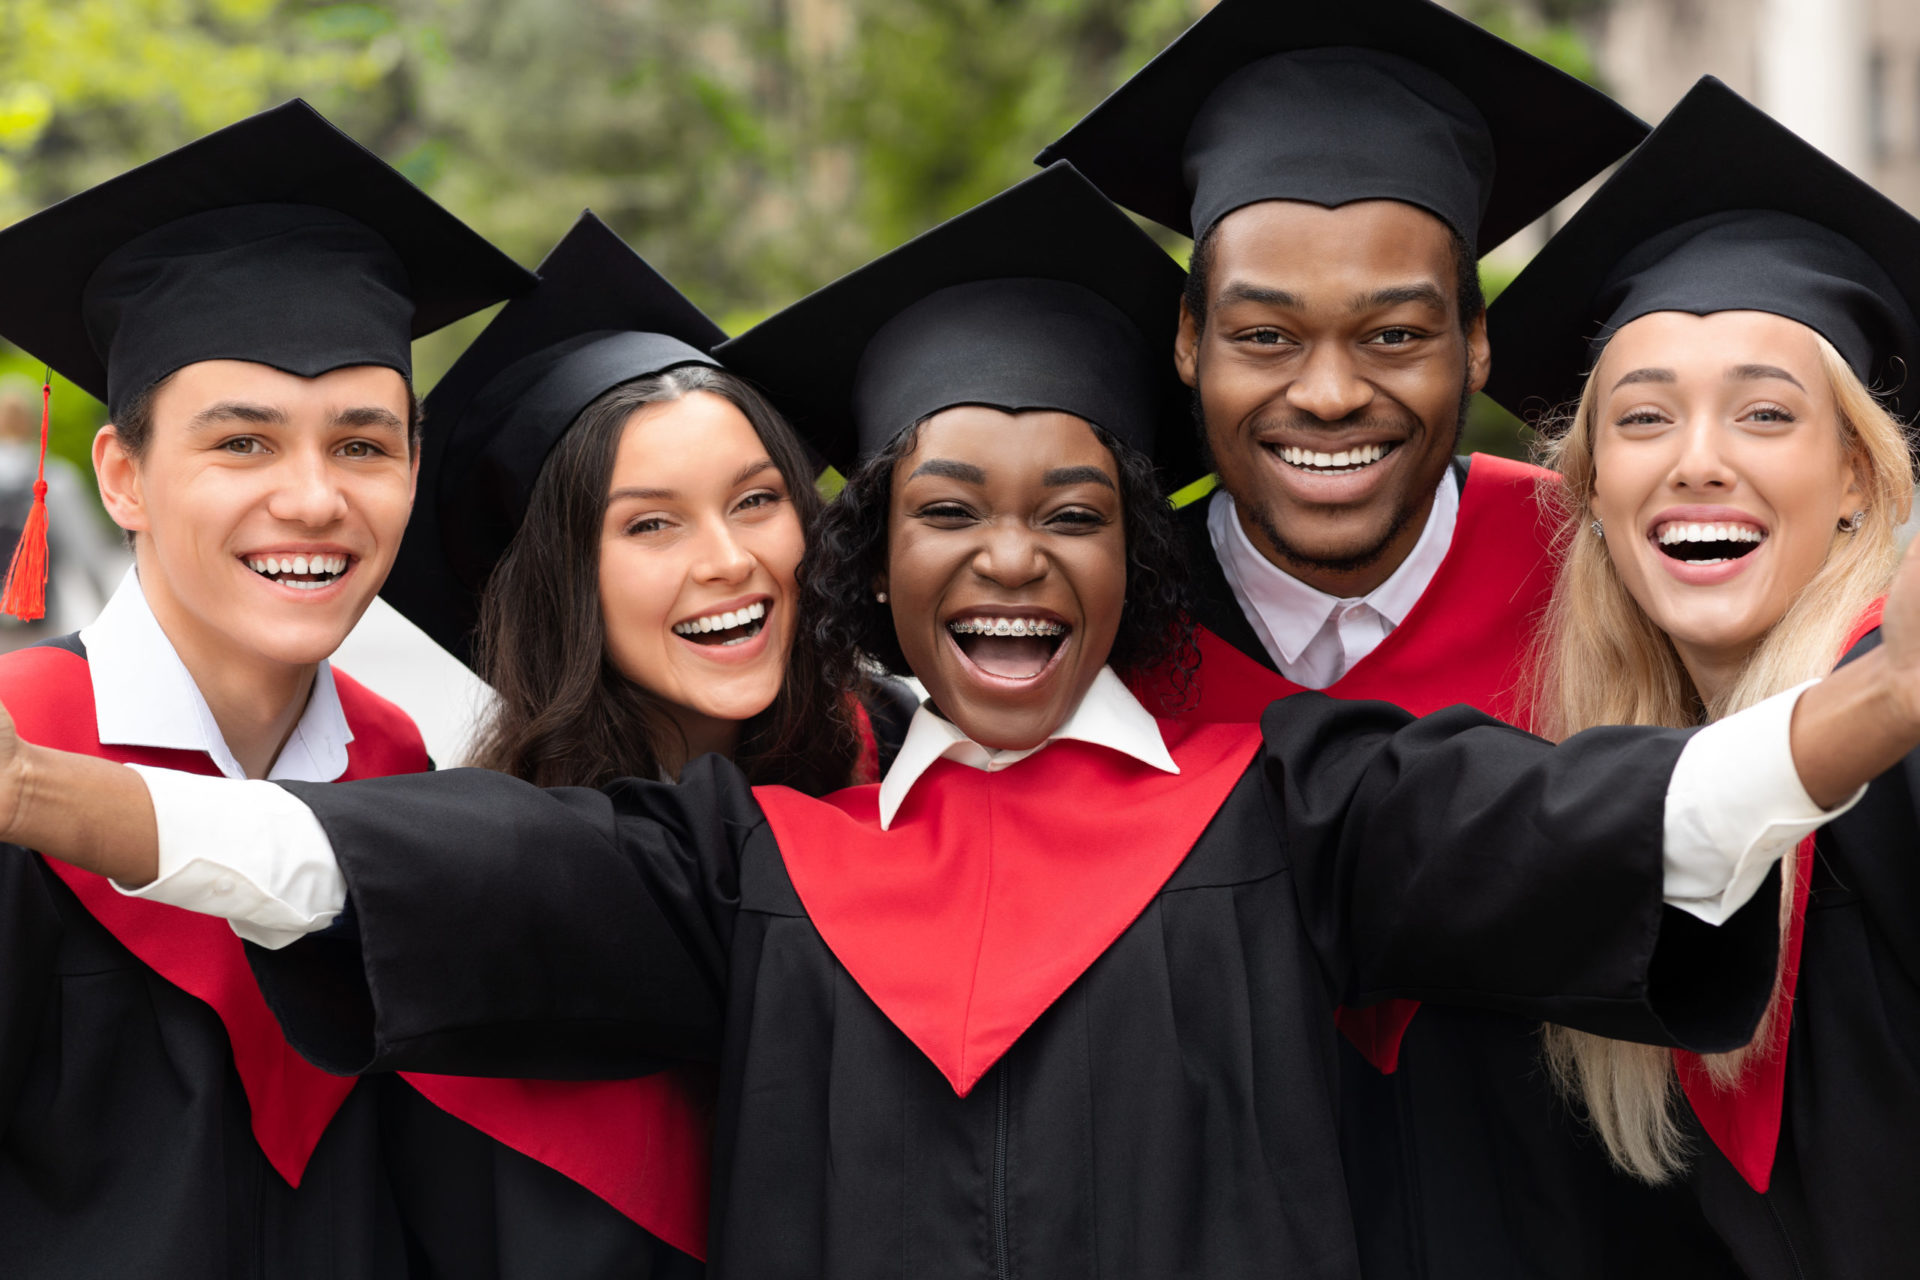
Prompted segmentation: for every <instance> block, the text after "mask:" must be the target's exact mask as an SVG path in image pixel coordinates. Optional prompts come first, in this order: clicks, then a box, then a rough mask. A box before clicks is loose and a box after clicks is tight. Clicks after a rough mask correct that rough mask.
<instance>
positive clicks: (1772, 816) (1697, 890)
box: [1665, 680, 1867, 925]
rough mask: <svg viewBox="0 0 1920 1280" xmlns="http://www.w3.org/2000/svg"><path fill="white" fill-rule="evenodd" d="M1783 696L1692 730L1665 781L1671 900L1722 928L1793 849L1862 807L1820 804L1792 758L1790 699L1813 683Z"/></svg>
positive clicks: (1863, 790)
mask: <svg viewBox="0 0 1920 1280" xmlns="http://www.w3.org/2000/svg"><path fill="white" fill-rule="evenodd" d="M1816 683H1818V682H1817V681H1813V680H1809V681H1807V682H1806V684H1802V685H1798V686H1796V687H1794V688H1792V689H1788V690H1787V691H1786V692H1785V693H1777V694H1775V695H1774V696H1773V697H1771V698H1768V699H1766V700H1765V701H1764V702H1758V703H1755V704H1754V705H1753V706H1751V707H1748V708H1747V709H1746V710H1745V711H1740V712H1736V713H1735V714H1733V715H1730V716H1728V717H1726V718H1725V719H1724V720H1718V721H1716V722H1714V723H1713V724H1710V725H1708V726H1707V727H1706V728H1704V729H1702V730H1701V731H1700V732H1699V733H1697V734H1695V735H1694V736H1693V739H1692V741H1690V742H1688V743H1687V745H1686V746H1685V748H1683V749H1682V750H1681V752H1680V758H1679V760H1677V761H1676V762H1675V763H1674V766H1673V776H1672V777H1671V778H1670V779H1668V781H1667V808H1666V862H1665V869H1666V882H1665V884H1666V887H1665V896H1666V900H1667V901H1668V902H1669V903H1671V904H1672V905H1673V906H1676V907H1678V908H1680V909H1681V910H1682V911H1685V912H1687V913H1688V914H1689V915H1694V916H1698V917H1699V918H1700V919H1702V920H1705V921H1706V922H1707V923H1708V924H1714V925H1718V924H1725V923H1726V922H1727V920H1728V919H1729V918H1731V917H1732V915H1733V913H1734V912H1736V911H1738V910H1739V909H1740V908H1741V907H1743V906H1745V905H1746V903H1747V900H1748V899H1749V898H1751V897H1753V894H1754V891H1755V890H1756V889H1758V888H1759V887H1760V882H1761V881H1762V880H1765V879H1766V878H1767V872H1768V871H1770V870H1771V869H1772V868H1773V864H1774V863H1775V862H1778V861H1779V860H1780V858H1781V856H1782V855H1784V854H1785V853H1786V852H1787V850H1789V849H1791V848H1793V847H1794V846H1795V845H1797V844H1799V843H1800V841H1802V840H1804V839H1805V838H1806V837H1807V836H1809V835H1811V834H1812V833H1813V832H1814V831H1815V830H1817V829H1818V828H1819V827H1820V826H1821V825H1823V824H1824V823H1827V822H1830V821H1832V820H1833V819H1834V818H1837V817H1839V816H1840V815H1841V814H1843V813H1845V812H1846V811H1847V810H1849V809H1851V808H1853V806H1854V805H1855V804H1857V803H1859V800H1860V797H1861V796H1863V795H1865V794H1866V791H1867V789H1866V788H1865V787H1862V788H1860V790H1858V791H1856V792H1854V793H1853V795H1852V796H1851V797H1849V798H1848V800H1847V801H1846V803H1844V804H1841V805H1838V806H1836V807H1834V808H1832V809H1822V808H1821V807H1820V806H1818V805H1816V804H1815V803H1814V802H1813V798H1812V797H1811V796H1809V795H1808V794H1807V789H1806V788H1805V787H1804V786H1802V785H1801V783H1800V771H1799V770H1798V769H1796V768H1795V767H1794V764H1793V742H1792V734H1791V729H1792V725H1793V708H1794V704H1796V703H1797V702H1799V701H1800V695H1801V694H1802V693H1804V692H1806V690H1807V688H1808V687H1809V686H1810V685H1813V684H1816Z"/></svg>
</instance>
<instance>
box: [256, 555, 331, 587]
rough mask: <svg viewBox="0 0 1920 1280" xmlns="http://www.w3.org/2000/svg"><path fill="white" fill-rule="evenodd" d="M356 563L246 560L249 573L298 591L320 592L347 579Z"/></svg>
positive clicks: (309, 558)
mask: <svg viewBox="0 0 1920 1280" xmlns="http://www.w3.org/2000/svg"><path fill="white" fill-rule="evenodd" d="M353 560H354V558H353V557H352V556H345V555H331V554H315V555H304V556H303V555H272V556H247V557H245V563H246V565H247V567H248V568H249V569H252V570H253V571H254V572H255V573H257V574H259V575H260V576H261V577H263V578H266V579H269V580H270V581H273V582H277V583H279V584H280V585H281V586H283V587H292V588H293V589H294V590H296V591H318V590H320V589H321V588H323V587H330V586H332V585H333V584H334V583H336V582H338V581H340V579H341V578H343V577H345V576H346V574H347V570H348V569H350V568H352V567H353Z"/></svg>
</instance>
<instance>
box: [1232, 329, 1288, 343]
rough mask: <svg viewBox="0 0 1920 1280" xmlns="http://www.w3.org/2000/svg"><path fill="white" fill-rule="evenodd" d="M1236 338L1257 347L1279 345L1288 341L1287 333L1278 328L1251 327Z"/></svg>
mask: <svg viewBox="0 0 1920 1280" xmlns="http://www.w3.org/2000/svg"><path fill="white" fill-rule="evenodd" d="M1235 340H1236V341H1238V342H1245V343H1251V344H1252V345H1254V346H1256V347H1277V346H1280V345H1281V344H1282V343H1284V342H1286V340H1287V335H1286V334H1284V333H1282V332H1280V331H1279V330H1278V329H1249V330H1247V331H1246V332H1245V333H1243V334H1241V335H1239V337H1238V338H1237V339H1235Z"/></svg>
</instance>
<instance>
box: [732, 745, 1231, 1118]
mask: <svg viewBox="0 0 1920 1280" xmlns="http://www.w3.org/2000/svg"><path fill="white" fill-rule="evenodd" d="M1160 731H1161V734H1162V736H1163V737H1164V738H1165V739H1166V743H1167V748H1168V750H1169V751H1170V752H1171V753H1172V755H1173V759H1174V762H1175V763H1176V764H1178V765H1179V766H1180V772H1179V773H1178V774H1168V773H1163V772H1161V771H1160V770H1158V769H1155V768H1153V767H1152V766H1151V765H1146V764H1142V763H1141V762H1140V761H1138V760H1135V759H1133V758H1132V757H1130V756H1126V755H1122V754H1121V753H1119V752H1117V751H1112V750H1109V749H1107V748H1105V747H1098V746H1093V745H1091V744H1089V743H1084V742H1076V741H1072V740H1069V739H1062V740H1060V741H1056V742H1054V743H1053V744H1052V745H1050V746H1048V747H1047V748H1046V749H1045V750H1044V751H1041V752H1038V753H1037V754H1035V755H1033V756H1031V757H1029V758H1027V759H1026V760H1023V761H1021V762H1019V763H1018V764H1016V765H1014V766H1012V767H1011V768H1008V769H1005V770H1002V771H1000V772H998V773H987V772H985V771H984V770H980V769H973V768H969V767H968V766H966V765H962V764H956V763H954V762H953V761H951V760H940V761H936V762H935V763H934V765H933V766H932V767H931V768H929V769H928V770H927V772H926V774H925V775H923V776H922V777H921V778H920V780H919V781H918V782H917V783H916V784H915V785H914V788H913V790H912V791H911V792H909V793H908V796H907V800H906V803H905V804H903V805H902V806H901V808H900V811H899V812H898V813H897V814H895V815H894V821H893V827H892V829H891V830H887V831H882V830H881V829H880V811H879V788H878V787H876V786H865V787H850V788H848V789H846V790H844V791H838V792H835V793H834V794H833V795H830V796H826V797H824V798H822V799H818V800H816V799H812V798H810V797H807V796H804V795H801V794H800V793H799V792H796V791H791V790H789V789H787V788H785V787H756V788H755V789H754V795H755V797H756V798H757V799H758V800H759V802H760V807H761V809H762V810H763V811H764V812H765V813H766V815H767V821H768V823H769V824H770V825H771V826H772V828H773V833H774V836H775V838H776V839H777V840H778V842H779V845H780V853H781V857H782V859H783V860H784V862H785V864H786V868H787V874H788V876H789V877H791V879H792V881H793V887H794V889H795V891H796V892H797V893H798V894H799V895H800V901H801V902H802V903H803V904H804V905H805V907H806V911H807V916H808V918H809V919H811V920H812V921H813V924H814V927H815V928H817V929H818V930H819V931H820V936H821V937H822V938H823V939H824V940H825V941H826V944H827V946H828V948H829V949H831V950H832V952H833V954H834V956H835V958H836V959H838V960H839V961H840V963H841V964H842V965H844V966H846V969H847V972H848V973H849V974H851V975H852V977H853V980H854V981H855V982H857V983H858V984H859V985H860V989H861V990H862V991H864V992H866V994H867V995H868V996H869V997H870V998H871V999H872V1000H873V1002H874V1003H875V1004H876V1005H878V1006H879V1007H880V1010H881V1012H882V1013H884V1014H885V1015H886V1016H887V1018H888V1019H889V1020H890V1021H891V1022H892V1023H893V1025H894V1026H896V1027H898V1028H899V1029H900V1030H901V1031H902V1032H904V1033H905V1034H906V1036H907V1037H908V1039H910V1040H912V1041H913V1042H914V1044H915V1045H917V1046H919V1048H920V1051H921V1052H922V1053H924V1054H926V1055H927V1057H928V1059H930V1060H931V1061H932V1062H933V1064H934V1066H936V1067H938V1068H939V1069H940V1073H941V1074H942V1075H944V1076H946V1078H947V1080H948V1082H949V1083H950V1084H952V1086H953V1088H954V1091H955V1092H956V1093H958V1094H961V1095H962V1096H964V1095H965V1094H966V1093H967V1092H968V1091H969V1090H971V1089H972V1088H973V1086H974V1085H975V1084H977V1083H978V1082H979V1080H980V1077H981V1076H983V1075H985V1074H986V1072H987V1071H988V1070H989V1069H990V1068H991V1067H992V1066H993V1064H994V1063H995V1062H996V1061H998V1060H999V1058H1000V1057H1001V1055H1003V1054H1004V1053H1006V1051H1007V1050H1008V1049H1010V1048H1012V1046H1013V1044H1014V1042H1015V1041H1016V1040H1018V1039H1019V1038H1020V1036H1021V1034H1022V1033H1024V1032H1025V1031H1026V1029H1027V1028H1028V1027H1030V1026H1032V1025H1033V1023H1034V1021H1035V1019H1037V1018H1038V1017H1039V1016H1040V1015H1041V1014H1042V1013H1044V1012H1046V1010H1047V1009H1048V1007H1049V1006H1051V1005H1052V1004H1053V1002H1054V1001H1055V1000H1057V999H1059V997H1060V995H1061V994H1062V993H1063V992H1065V991H1066V989H1067V988H1068V987H1069V986H1071V985H1072V984H1073V983H1074V981H1075V980H1077V979H1078V978H1079V977H1080V975H1081V974H1082V973H1084V972H1086V970H1087V968H1088V967H1089V966H1091V965H1092V964H1093V962H1094V961H1095V960H1097V959H1099V958H1100V956H1101V955H1102V954H1103V953H1104V952H1105V951H1106V950H1107V948H1108V947H1109V946H1111V945H1112V944H1113V942H1114V940H1115V939H1116V938H1118V937H1119V936H1120V934H1121V933H1122V932H1124V931H1125V930H1126V928H1127V926H1128V925H1130V924H1132V923H1133V921H1134V919H1135V918H1136V917H1138V916H1139V914H1140V913H1141V912H1142V911H1144V910H1145V909H1146V907H1147V904H1148V903H1149V902H1151V901H1152V900H1153V898H1154V896H1155V895H1156V894H1158V893H1159V892H1160V890H1161V888H1162V887H1164V886H1165V884H1166V882H1167V880H1168V878H1169V877H1170V876H1172V875H1173V873H1174V871H1175V870H1177V869H1178V868H1179V866H1180V864H1181V862H1183V861H1184V860H1185V858H1186V856H1187V853H1188V851H1189V850H1191V849H1192V847H1193V844H1194V841H1196V840H1198V839H1199V838H1200V834H1201V832H1203V831H1205V830H1206V827H1207V824H1208V823H1210V822H1211V821H1212V820H1213V815H1214V814H1215V813H1217V812H1218V811H1219V808H1220V806H1221V804H1222V803H1223V802H1225V800H1226V798H1227V795H1228V793H1229V792H1230V791H1232V790H1233V787H1234V784H1235V783H1237V782H1238V781H1239V780H1240V777H1241V775H1242V774H1243V773H1245V771H1246V768H1247V765H1248V764H1249V762H1250V761H1251V760H1252V759H1253V756H1254V753H1255V751H1257V750H1258V748H1259V745H1260V734H1259V731H1258V729H1257V728H1255V727H1254V726H1252V725H1246V724H1240V725H1208V724H1200V723H1197V722H1189V723H1180V724H1176V723H1172V722H1168V721H1161V722H1160Z"/></svg>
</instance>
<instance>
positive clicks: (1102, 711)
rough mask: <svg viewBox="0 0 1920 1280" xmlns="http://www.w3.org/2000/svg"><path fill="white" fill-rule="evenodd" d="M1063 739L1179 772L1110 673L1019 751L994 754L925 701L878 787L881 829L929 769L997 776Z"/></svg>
mask: <svg viewBox="0 0 1920 1280" xmlns="http://www.w3.org/2000/svg"><path fill="white" fill-rule="evenodd" d="M1062 738H1072V739H1074V740H1075V741H1077V742H1091V743H1093V744H1094V745H1095V746H1100V747H1108V748H1111V749H1112V750H1114V751H1118V752H1119V753H1120V754H1122V755H1127V756H1132V757H1133V758H1134V759H1135V760H1138V761H1140V763H1142V764H1147V765H1152V766H1153V767H1154V768H1156V769H1158V770H1160V771H1161V772H1163V773H1179V772H1180V766H1179V765H1177V764H1175V763H1174V762H1173V756H1172V755H1171V754H1170V753H1169V752H1168V751H1167V743H1166V739H1164V738H1162V737H1161V736H1160V726H1159V724H1158V723H1156V722H1155V721H1154V718H1153V717H1152V716H1151V715H1150V714H1148V712H1147V709H1146V708H1145V707H1143V706H1141V705H1140V700H1139V699H1138V698H1136V697H1134V696H1133V694H1132V693H1130V692H1129V691H1128V689H1127V686H1126V685H1124V684H1122V683H1121V681H1120V677H1119V676H1116V675H1115V674H1113V668H1111V667H1102V668H1100V674H1099V675H1097V676H1095V677H1094V678H1093V683H1092V684H1091V685H1089V686H1088V687H1087V692H1086V696H1085V697H1083V698H1081V699H1080V705H1079V706H1077V707H1075V708H1074V709H1073V714H1072V715H1070V716H1068V717H1067V718H1066V721H1065V722H1064V723H1063V724H1061V726H1060V727H1059V728H1058V729H1056V730H1054V731H1053V733H1052V734H1050V735H1049V736H1048V738H1047V741H1046V742H1043V743H1041V744H1040V745H1039V746H1037V747H1027V748H1024V749H1022V750H1018V751H996V750H994V749H993V748H991V747H983V746H981V745H980V744H979V743H977V742H975V741H974V740H973V739H972V738H969V737H968V736H967V735H966V734H964V733H962V732H961V731H960V728H959V726H958V725H956V724H954V723H953V721H951V720H948V719H947V718H946V717H944V716H942V715H940V714H939V713H938V712H936V711H935V710H934V709H933V700H932V699H931V698H928V699H924V700H922V701H921V703H920V709H919V710H918V711H915V712H914V713H913V722H912V723H911V724H909V725H908V726H907V736H906V740H905V741H904V742H902V743H901V744H900V753H899V754H898V755H896V756H895V757H894V758H893V766H892V767H891V768H889V769H888V770H887V776H886V777H885V778H884V779H883V780H882V781H881V783H880V829H881V830H882V831H885V830H887V829H888V828H890V827H891V826H892V825H893V816H894V815H895V814H896V813H899V812H900V806H901V805H903V804H905V803H906V802H907V793H908V792H910V791H912V790H913V784H914V783H916V782H918V781H920V779H921V777H922V775H924V774H925V773H926V771H927V770H928V769H930V768H932V767H933V762H934V761H936V760H952V761H955V762H956V763H959V764H964V765H966V766H968V767H969V768H973V769H983V770H985V771H986V772H988V773H998V772H999V771H1000V770H1002V769H1004V768H1006V767H1007V766H1008V765H1012V764H1018V763H1019V762H1020V761H1022V760H1025V759H1026V758H1027V757H1028V756H1030V755H1032V754H1033V753H1034V752H1036V751H1039V750H1041V748H1043V747H1045V746H1046V745H1047V744H1048V743H1051V742H1057V741H1059V740H1060V739H1062Z"/></svg>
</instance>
